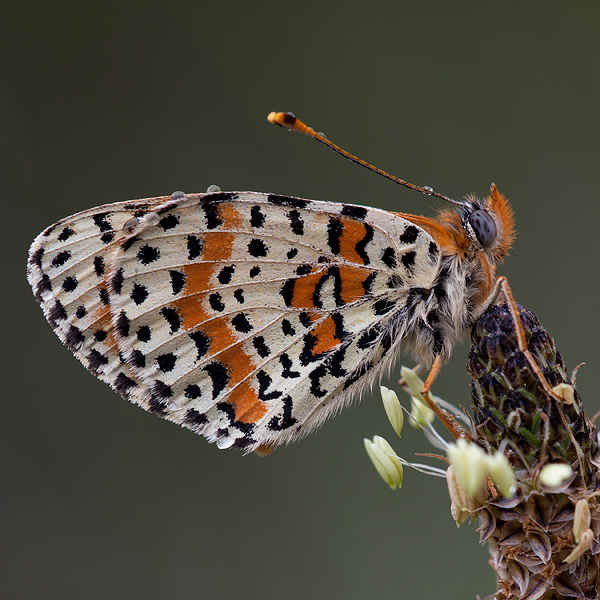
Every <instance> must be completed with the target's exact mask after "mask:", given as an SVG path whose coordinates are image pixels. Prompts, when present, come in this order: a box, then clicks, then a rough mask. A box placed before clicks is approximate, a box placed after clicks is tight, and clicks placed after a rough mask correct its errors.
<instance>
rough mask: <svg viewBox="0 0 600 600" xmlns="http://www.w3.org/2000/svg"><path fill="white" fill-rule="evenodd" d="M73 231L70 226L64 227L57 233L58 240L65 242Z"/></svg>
mask: <svg viewBox="0 0 600 600" xmlns="http://www.w3.org/2000/svg"><path fill="white" fill-rule="evenodd" d="M74 233H75V232H74V231H73V230H72V229H71V228H70V227H65V228H64V229H63V230H62V231H61V232H60V233H59V234H58V241H59V242H66V241H67V240H68V239H69V238H70V237H71V236H72V235H74Z"/></svg>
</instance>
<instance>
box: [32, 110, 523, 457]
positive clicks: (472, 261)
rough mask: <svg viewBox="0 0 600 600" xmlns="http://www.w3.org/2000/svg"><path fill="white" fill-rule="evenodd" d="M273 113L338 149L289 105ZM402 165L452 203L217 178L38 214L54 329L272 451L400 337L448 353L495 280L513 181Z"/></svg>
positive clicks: (185, 411) (106, 367)
mask: <svg viewBox="0 0 600 600" xmlns="http://www.w3.org/2000/svg"><path fill="white" fill-rule="evenodd" d="M269 120H270V121H272V122H275V123H277V124H279V125H282V126H284V127H288V128H294V129H300V130H302V131H304V133H308V134H309V135H312V136H313V137H316V138H317V139H319V140H320V141H322V142H323V143H326V144H327V145H330V146H332V147H333V148H334V149H335V150H337V151H341V150H340V149H339V148H337V146H333V144H331V143H329V142H327V140H325V138H323V137H322V136H321V135H320V134H316V133H315V132H314V131H313V130H311V129H308V128H306V126H304V125H303V124H302V123H301V122H299V121H298V120H297V119H295V117H293V116H292V115H289V114H286V113H272V114H271V115H270V116H269ZM302 128H304V129H302ZM341 152H343V151H341ZM351 158H352V159H353V160H356V161H357V162H360V163H361V164H365V163H363V162H362V161H359V160H358V159H355V158H354V157H351ZM397 181H399V182H400V183H402V184H403V185H406V186H408V187H411V188H413V189H417V190H419V191H422V192H424V193H426V194H429V195H434V196H438V197H440V198H444V199H445V200H449V201H450V202H453V203H454V204H455V205H457V208H456V209H445V210H442V211H441V212H440V213H439V214H438V216H437V217H436V218H427V217H422V216H416V215H409V214H402V213H392V212H386V211H383V210H378V209H375V208H369V207H365V206H357V205H354V204H345V203H344V204H338V203H333V202H321V201H312V200H304V199H301V198H293V197H288V196H278V195H274V194H261V193H256V192H221V191H218V192H212V193H206V194H184V193H181V192H177V193H175V194H173V195H171V196H163V197H158V198H149V199H144V200H133V201H130V202H119V203H116V204H108V205H104V206H100V207H97V208H92V209H89V210H85V211H83V212H80V213H78V214H76V215H73V216H71V217H67V218H66V219H62V220H61V221H59V222H58V223H56V224H54V225H52V226H51V227H49V228H48V229H46V230H45V231H44V232H42V233H41V234H40V235H39V236H38V237H37V238H36V240H35V241H34V242H33V244H32V246H31V249H30V253H29V264H28V278H29V282H30V284H31V286H32V288H33V290H34V293H35V296H36V298H37V300H38V301H39V303H40V304H41V306H42V308H43V310H44V314H45V316H46V318H47V320H48V322H49V323H50V325H51V326H52V327H53V328H54V330H55V332H56V333H57V335H58V336H59V337H60V339H61V340H62V341H63V343H64V344H65V345H67V346H68V347H69V349H70V350H71V351H72V352H73V353H74V354H75V356H76V357H77V358H78V359H79V360H80V361H81V362H82V363H83V364H84V365H85V366H86V367H87V368H88V369H89V370H90V371H91V372H92V373H93V374H94V375H96V377H98V378H99V379H101V380H102V381H105V382H106V383H108V384H110V385H111V387H113V388H114V389H115V390H116V391H117V392H119V394H121V395H122V396H123V397H124V398H127V399H129V400H131V401H132V402H134V403H136V404H139V405H140V406H141V407H142V408H144V409H146V410H148V411H150V412H153V413H156V414H157V415H159V416H161V417H164V418H165V419H168V420H170V421H173V422H175V423H179V424H181V425H183V426H185V427H187V428H189V429H191V430H192V431H195V432H196V433H201V434H202V435H204V436H205V437H206V438H207V439H208V440H209V441H211V442H216V443H217V445H218V446H219V447H220V448H228V447H235V448H241V449H244V450H245V451H254V452H258V453H266V452H268V451H269V450H271V449H272V448H274V447H275V446H277V445H279V444H282V443H287V442H289V441H291V440H294V439H298V438H299V437H301V436H303V435H304V434H307V433H309V432H310V431H312V430H313V429H315V428H316V427H318V426H319V425H320V424H321V423H322V422H323V421H324V420H325V419H326V418H327V417H328V416H329V415H331V414H332V413H335V412H336V411H338V410H340V409H341V408H342V407H344V406H345V405H347V404H348V403H350V402H351V400H352V399H353V398H356V397H357V396H359V395H360V393H361V391H362V390H364V389H365V388H366V387H368V386H370V385H372V384H373V382H374V381H375V380H376V379H378V378H379V377H381V376H382V375H383V374H384V373H386V372H388V371H389V370H390V368H391V366H392V365H393V363H394V360H395V358H396V357H397V356H398V352H399V349H400V347H401V346H402V347H403V348H405V349H407V350H409V351H410V352H411V353H412V355H413V356H414V357H415V358H416V359H417V360H418V361H419V362H420V363H421V364H423V365H428V366H431V365H432V364H433V365H438V366H439V365H441V363H442V362H444V361H446V360H447V359H448V357H449V356H450V352H451V350H452V347H453V346H454V344H455V343H456V342H457V340H459V339H460V338H461V337H462V336H463V335H464V333H465V332H466V330H467V328H468V327H469V326H470V325H471V324H472V323H473V321H474V319H475V318H476V315H477V314H478V313H480V312H481V310H482V308H483V307H485V306H486V303H487V302H488V299H489V298H490V297H491V294H492V292H493V289H494V286H495V282H496V271H495V264H496V263H498V262H500V261H502V260H503V258H504V257H505V256H506V254H507V251H508V249H509V247H510V244H511V242H512V239H513V237H514V233H513V230H514V223H513V216H512V210H511V208H510V206H509V204H508V202H507V201H506V199H505V198H504V197H503V196H502V195H501V194H500V193H499V192H498V191H497V190H496V187H495V186H494V185H492V187H491V192H490V195H489V196H488V197H487V198H486V199H485V200H483V201H482V200H478V199H476V198H475V197H471V196H469V197H467V198H466V199H465V200H464V201H461V202H456V201H453V200H451V199H449V198H447V197H445V196H441V195H440V194H437V193H436V192H434V191H433V190H431V189H430V188H420V187H418V186H414V185H412V184H408V183H406V182H404V181H402V180H397Z"/></svg>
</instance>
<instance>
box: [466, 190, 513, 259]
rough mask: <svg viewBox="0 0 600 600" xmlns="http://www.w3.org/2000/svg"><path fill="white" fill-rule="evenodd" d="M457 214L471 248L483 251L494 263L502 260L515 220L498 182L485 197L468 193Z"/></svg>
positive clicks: (510, 243) (509, 242)
mask: <svg viewBox="0 0 600 600" xmlns="http://www.w3.org/2000/svg"><path fill="white" fill-rule="evenodd" d="M458 214H459V216H460V219H461V226H462V229H463V231H464V233H465V234H466V237H467V238H468V241H469V242H470V244H469V245H470V246H471V248H472V249H473V250H475V251H480V252H484V254H486V255H487V256H488V258H489V259H490V260H491V261H492V262H493V263H498V262H501V261H502V260H503V259H504V257H505V256H506V255H507V253H508V250H509V249H510V247H511V245H512V242H513V240H514V238H515V221H514V215H513V211H512V208H511V207H510V204H509V203H508V201H507V200H506V198H505V197H504V196H503V195H502V194H501V193H500V192H498V190H497V188H496V186H495V184H492V186H491V189H490V195H489V196H488V197H487V198H486V199H485V200H479V199H478V198H475V197H474V196H468V197H467V198H466V199H465V200H464V202H463V203H462V206H461V207H460V209H459V211H458Z"/></svg>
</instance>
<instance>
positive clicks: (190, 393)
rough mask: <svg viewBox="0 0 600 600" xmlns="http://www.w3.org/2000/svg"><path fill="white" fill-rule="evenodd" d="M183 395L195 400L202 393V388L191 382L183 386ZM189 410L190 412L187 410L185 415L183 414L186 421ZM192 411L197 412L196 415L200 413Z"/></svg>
mask: <svg viewBox="0 0 600 600" xmlns="http://www.w3.org/2000/svg"><path fill="white" fill-rule="evenodd" d="M183 395H184V396H185V397H186V398H189V399H190V400H196V399H197V398H200V396H201V395H202V390H201V389H200V387H199V386H198V385H196V384H195V383H192V384H190V385H188V386H187V387H186V388H185V390H183ZM190 410H194V409H193V408H192V409H190ZM189 412H190V411H188V412H187V413H186V416H185V420H186V421H188V415H189ZM194 412H195V413H196V414H198V415H199V414H200V413H199V412H197V411H194ZM202 416H204V415H202ZM205 419H206V417H205Z"/></svg>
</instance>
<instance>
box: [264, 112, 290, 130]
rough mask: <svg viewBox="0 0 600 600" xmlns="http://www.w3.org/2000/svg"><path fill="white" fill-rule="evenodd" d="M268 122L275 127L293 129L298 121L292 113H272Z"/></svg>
mask: <svg viewBox="0 0 600 600" xmlns="http://www.w3.org/2000/svg"><path fill="white" fill-rule="evenodd" d="M267 121H269V123H273V124H274V125H279V127H285V128H286V129H293V128H294V125H295V124H296V121H297V119H296V117H295V116H294V115H293V114H292V113H285V112H271V113H269V116H268V117H267Z"/></svg>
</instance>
